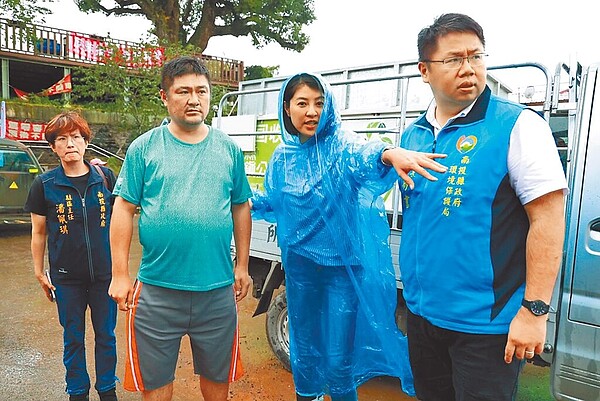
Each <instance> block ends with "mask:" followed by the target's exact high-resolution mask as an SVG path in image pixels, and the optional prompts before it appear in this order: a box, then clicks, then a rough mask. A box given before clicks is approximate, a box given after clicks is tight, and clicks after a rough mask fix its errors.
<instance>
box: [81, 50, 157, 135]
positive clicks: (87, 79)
mask: <svg viewBox="0 0 600 401" xmlns="http://www.w3.org/2000/svg"><path fill="white" fill-rule="evenodd" d="M141 57H142V56H141V55H135V54H134V55H133V59H132V60H131V62H133V63H135V64H142V63H143V60H142V58H141ZM123 59H124V57H123V54H122V53H121V52H120V50H119V48H118V47H116V46H114V47H112V48H108V51H107V53H106V57H105V58H104V60H103V61H104V63H102V64H98V65H94V66H90V67H79V68H76V69H74V71H73V92H72V94H71V100H72V102H73V103H75V104H78V105H85V106H86V107H90V108H95V109H100V110H103V111H110V112H116V113H121V114H123V118H122V119H121V120H120V121H118V125H119V127H118V128H119V129H120V130H122V131H126V132H129V133H130V135H129V140H132V139H133V138H135V137H137V136H139V135H140V134H142V133H144V132H145V131H147V130H148V129H150V128H151V127H153V126H155V125H156V124H157V123H159V122H160V120H161V119H162V117H163V116H164V114H165V111H164V107H163V105H162V102H161V100H160V97H159V92H158V90H159V80H160V68H156V67H154V68H135V69H132V68H127V66H126V65H124V62H123Z"/></svg>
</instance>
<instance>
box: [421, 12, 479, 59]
mask: <svg viewBox="0 0 600 401" xmlns="http://www.w3.org/2000/svg"><path fill="white" fill-rule="evenodd" d="M453 32H469V33H474V34H475V35H477V37H478V38H479V40H480V41H481V44H482V45H483V46H484V47H485V37H484V36H483V28H482V27H481V25H479V24H478V23H477V21H475V20H474V19H473V18H471V17H469V16H468V15H465V14H458V13H448V14H442V15H440V16H439V17H437V18H436V19H435V20H434V21H433V24H431V25H430V26H428V27H425V28H423V29H421V32H419V36H418V38H417V48H418V50H419V61H425V60H428V59H429V58H430V57H431V54H432V53H433V52H434V51H435V50H436V48H437V45H438V40H439V39H440V37H442V36H445V35H447V34H449V33H453Z"/></svg>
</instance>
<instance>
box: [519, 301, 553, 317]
mask: <svg viewBox="0 0 600 401" xmlns="http://www.w3.org/2000/svg"><path fill="white" fill-rule="evenodd" d="M521 305H523V306H524V307H525V308H527V309H528V310H529V311H530V312H531V313H533V314H534V315H535V316H543V315H546V314H547V313H548V312H549V311H550V305H548V304H547V303H545V302H544V301H542V300H541V299H536V300H534V301H529V300H527V299H523V301H522V302H521Z"/></svg>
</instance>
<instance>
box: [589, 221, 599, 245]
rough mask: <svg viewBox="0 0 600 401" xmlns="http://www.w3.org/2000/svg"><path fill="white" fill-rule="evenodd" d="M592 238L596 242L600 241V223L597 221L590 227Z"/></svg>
mask: <svg viewBox="0 0 600 401" xmlns="http://www.w3.org/2000/svg"><path fill="white" fill-rule="evenodd" d="M590 238H591V239H592V240H594V241H600V221H595V222H593V223H592V225H591V226H590Z"/></svg>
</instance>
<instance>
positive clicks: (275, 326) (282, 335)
mask: <svg viewBox="0 0 600 401" xmlns="http://www.w3.org/2000/svg"><path fill="white" fill-rule="evenodd" d="M266 330H267V340H269V345H270V346H271V349H272V350H273V353H274V354H275V356H276V357H277V359H279V361H280V362H281V364H282V365H283V367H284V368H286V369H287V370H288V371H291V370H292V368H291V366H290V334H289V329H288V314H287V300H286V298H285V290H284V291H281V292H280V293H279V294H278V295H277V296H276V297H275V299H274V300H273V302H271V305H270V306H269V310H268V311H267V320H266Z"/></svg>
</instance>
